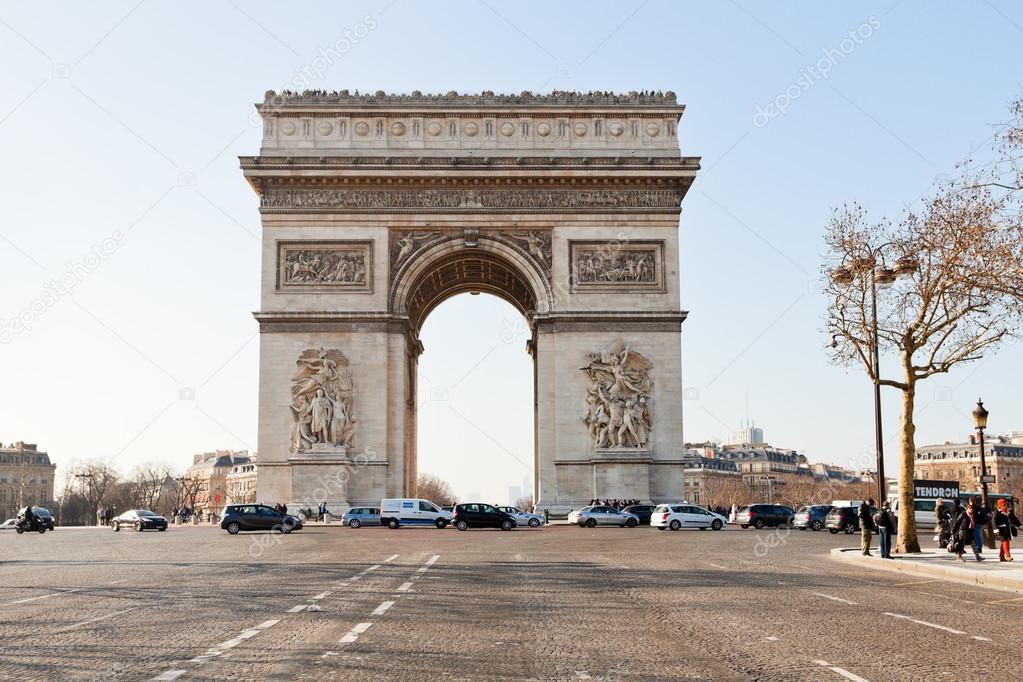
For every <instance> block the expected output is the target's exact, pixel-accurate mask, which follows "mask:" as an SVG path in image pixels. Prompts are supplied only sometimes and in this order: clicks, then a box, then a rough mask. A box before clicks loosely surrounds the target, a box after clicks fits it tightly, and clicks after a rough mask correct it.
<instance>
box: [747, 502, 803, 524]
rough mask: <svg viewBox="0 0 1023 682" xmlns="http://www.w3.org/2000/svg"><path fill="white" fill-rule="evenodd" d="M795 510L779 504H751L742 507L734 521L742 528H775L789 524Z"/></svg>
mask: <svg viewBox="0 0 1023 682" xmlns="http://www.w3.org/2000/svg"><path fill="white" fill-rule="evenodd" d="M795 514H796V513H795V512H794V511H792V509H791V508H790V507H786V506H784V505H781V504H751V505H749V506H748V507H743V508H742V509H741V510H740V511H739V514H738V515H737V516H736V520H735V522H736V523H738V524H739V526H740V527H742V528H749V527H750V526H753V527H754V528H757V529H760V528H764V527H770V528H777V527H779V526H791V525H792V517H793V516H795Z"/></svg>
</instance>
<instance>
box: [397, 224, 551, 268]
mask: <svg viewBox="0 0 1023 682" xmlns="http://www.w3.org/2000/svg"><path fill="white" fill-rule="evenodd" d="M456 235H457V236H459V237H461V239H462V243H463V244H464V245H465V246H466V247H467V248H475V247H477V246H479V241H480V238H481V237H485V238H489V239H496V240H500V241H503V242H505V243H506V244H508V245H509V246H512V247H514V248H515V249H517V250H518V251H520V252H522V253H523V254H524V255H525V256H526V257H527V258H529V259H531V260H532V261H533V262H535V263H536V265H537V266H538V267H539V269H540V271H541V272H542V273H543V274H544V275H546V276H547V277H550V274H551V255H552V254H551V231H550V230H488V229H483V230H481V229H479V228H475V227H467V228H463V229H462V230H460V231H459V230H455V229H449V230H440V231H423V230H395V231H392V232H391V249H390V250H391V278H392V280H393V278H394V276H395V275H396V274H397V272H398V271H399V270H400V269H401V267H402V266H403V265H405V263H406V262H408V260H409V259H410V258H411V257H412V256H414V255H415V254H416V253H418V252H419V251H421V250H422V249H424V248H426V247H427V246H429V245H431V244H433V243H435V242H437V241H438V240H441V239H444V238H452V237H454V236H456Z"/></svg>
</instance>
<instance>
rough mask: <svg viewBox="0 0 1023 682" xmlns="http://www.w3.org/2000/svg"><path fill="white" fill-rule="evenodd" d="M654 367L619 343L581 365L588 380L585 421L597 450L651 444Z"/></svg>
mask: <svg viewBox="0 0 1023 682" xmlns="http://www.w3.org/2000/svg"><path fill="white" fill-rule="evenodd" d="M651 368H653V363H652V362H650V360H648V359H647V358H645V357H644V356H643V355H641V354H639V353H637V352H636V351H634V350H632V349H631V348H629V346H627V345H624V344H622V343H620V342H618V343H616V344H614V345H612V347H611V348H609V349H608V350H607V351H605V352H597V353H589V354H588V355H587V357H586V364H585V365H583V366H582V367H580V368H579V369H580V370H582V371H583V372H584V373H585V374H586V380H587V382H588V386H587V390H586V414H585V415H583V417H582V421H583V423H584V424H585V425H586V428H587V429H588V431H589V437H590V443H591V445H592V446H593V448H594V449H605V448H615V449H618V448H624V449H636V448H648V447H649V446H650V432H651V429H652V428H653V422H652V418H651V416H650V393H651V390H652V389H653V380H652V379H651V378H650V370H651Z"/></svg>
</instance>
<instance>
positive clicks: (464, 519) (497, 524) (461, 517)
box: [451, 503, 515, 530]
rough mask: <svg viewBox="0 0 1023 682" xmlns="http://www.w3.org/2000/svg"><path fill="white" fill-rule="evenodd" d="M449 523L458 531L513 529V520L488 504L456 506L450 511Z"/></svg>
mask: <svg viewBox="0 0 1023 682" xmlns="http://www.w3.org/2000/svg"><path fill="white" fill-rule="evenodd" d="M451 523H453V524H455V528H457V529H458V530H468V529H470V528H500V529H501V530H511V529H512V528H514V527H515V519H514V518H513V517H512V515H511V514H507V513H505V512H503V511H501V510H500V509H498V508H497V507H495V506H493V505H489V504H479V503H471V504H456V505H455V508H454V509H453V510H452V511H451Z"/></svg>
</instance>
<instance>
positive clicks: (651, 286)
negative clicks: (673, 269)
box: [568, 240, 664, 292]
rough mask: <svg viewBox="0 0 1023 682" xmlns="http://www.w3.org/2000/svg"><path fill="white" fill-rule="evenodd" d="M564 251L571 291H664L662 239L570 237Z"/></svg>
mask: <svg viewBox="0 0 1023 682" xmlns="http://www.w3.org/2000/svg"><path fill="white" fill-rule="evenodd" d="M568 253H569V261H570V262H569V267H570V268H571V270H570V271H571V273H572V274H571V281H572V290H573V291H576V292H587V291H592V292H609V291H610V292H614V291H628V292H634V291H650V292H660V291H664V242H662V241H648V240H623V241H617V240H610V241H587V242H580V241H570V242H569V249H568Z"/></svg>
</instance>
